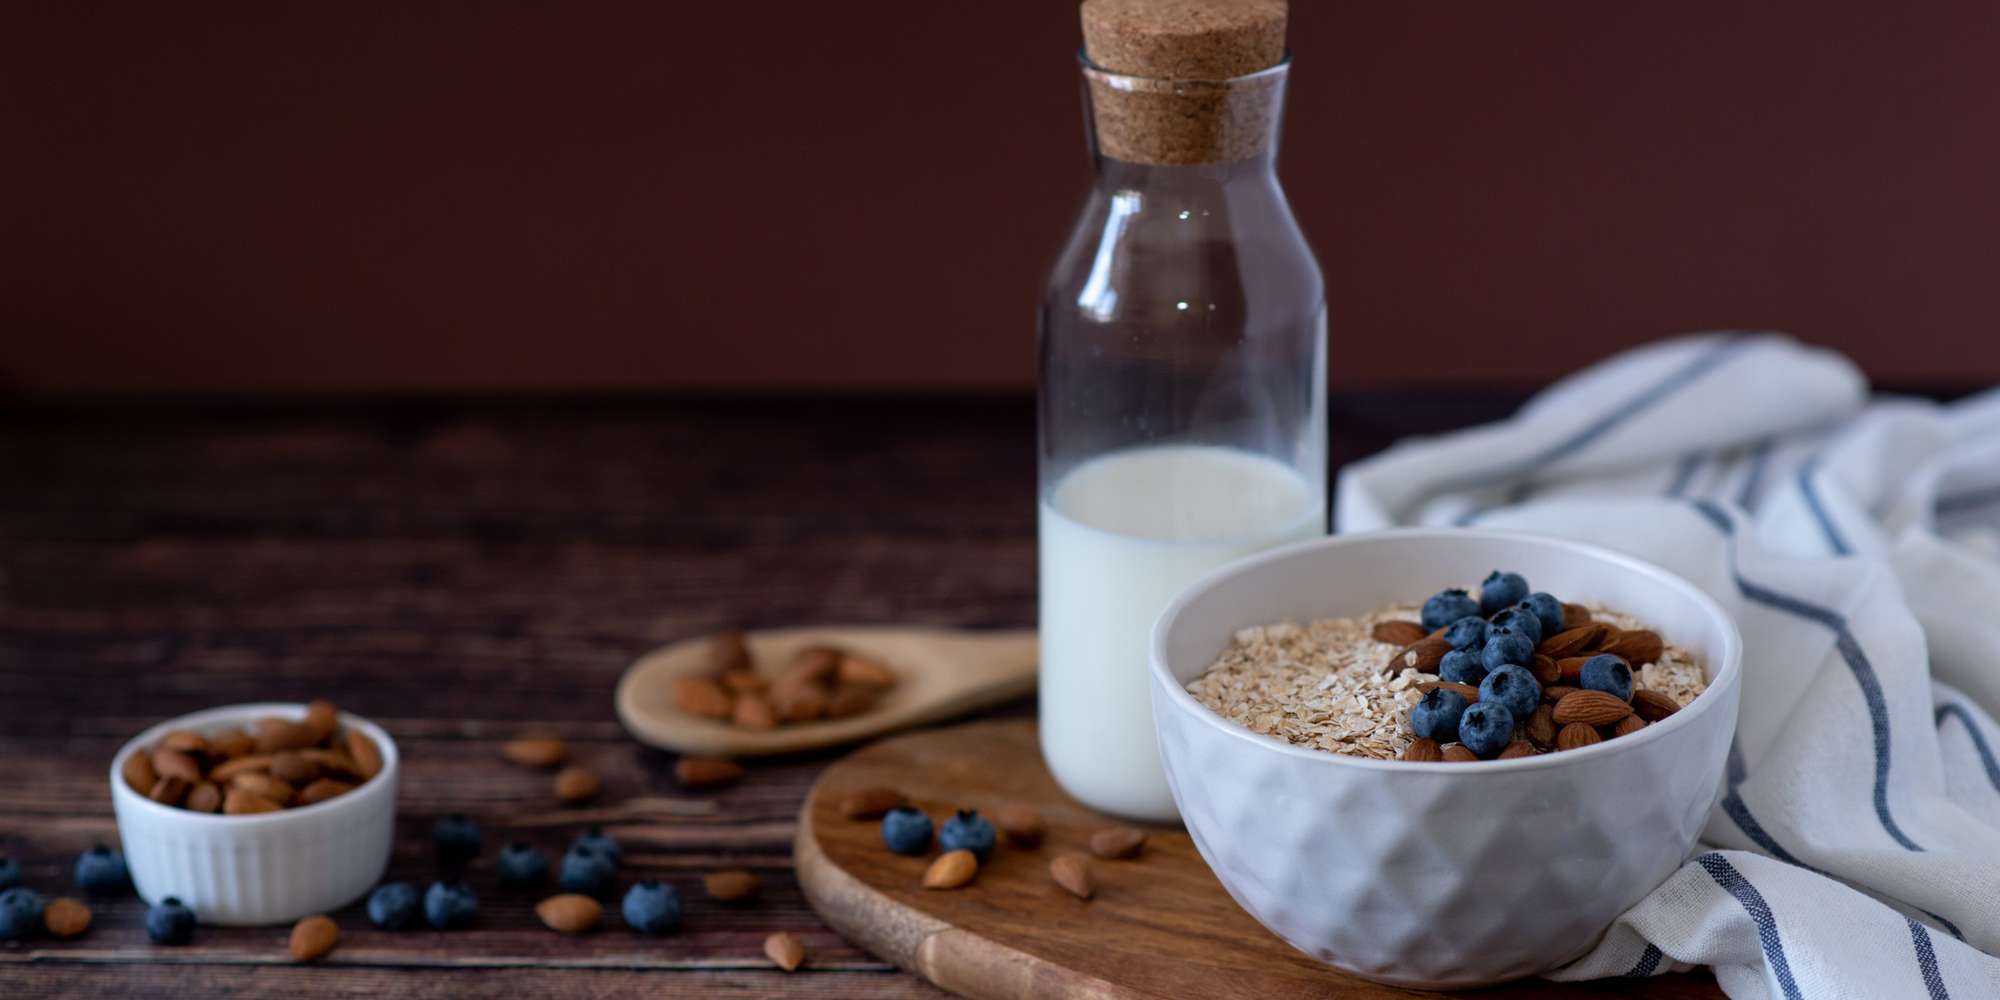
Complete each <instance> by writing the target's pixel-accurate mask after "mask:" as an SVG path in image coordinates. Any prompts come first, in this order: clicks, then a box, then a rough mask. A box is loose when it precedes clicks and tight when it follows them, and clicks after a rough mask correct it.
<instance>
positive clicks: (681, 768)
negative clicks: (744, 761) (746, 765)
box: [674, 757, 743, 788]
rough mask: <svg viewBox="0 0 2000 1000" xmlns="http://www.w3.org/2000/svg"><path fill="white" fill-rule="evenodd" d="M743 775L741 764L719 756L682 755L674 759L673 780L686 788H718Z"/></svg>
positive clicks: (733, 782) (734, 781) (731, 782)
mask: <svg viewBox="0 0 2000 1000" xmlns="http://www.w3.org/2000/svg"><path fill="white" fill-rule="evenodd" d="M741 777H743V765H741V764H738V763H736V762H735V761H733V760H723V759H721V758H719V757H682V758H681V759H679V760H677V761H674V780H676V781H679V782H680V783H681V784H682V785H683V786H684V787H687V788H720V787H722V786H723V785H731V784H735V783H736V779H738V778H741Z"/></svg>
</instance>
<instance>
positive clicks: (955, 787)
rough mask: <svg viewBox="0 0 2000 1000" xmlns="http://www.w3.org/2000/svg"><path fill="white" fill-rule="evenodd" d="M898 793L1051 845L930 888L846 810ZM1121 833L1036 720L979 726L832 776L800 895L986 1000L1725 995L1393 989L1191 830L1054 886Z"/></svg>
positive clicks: (1658, 983)
mask: <svg viewBox="0 0 2000 1000" xmlns="http://www.w3.org/2000/svg"><path fill="white" fill-rule="evenodd" d="M872 786H886V787H890V788H894V789H896V790H898V791H900V792H902V793H903V794H904V795H906V796H908V797H909V798H910V799H911V800H912V801H913V802H914V804H915V805H916V806H917V807H918V808H920V809H922V810H924V811H925V812H926V813H929V814H930V816H931V818H932V819H933V820H934V821H938V822H942V821H943V820H944V818H945V817H947V816H949V815H951V811H952V810H953V809H954V808H958V807H971V808H976V809H979V810H981V811H982V812H990V811H992V810H995V809H997V808H998V807H1000V806H1002V805H1006V804H1009V803H1023V804H1026V805H1029V806H1032V807H1034V808H1035V809H1037V810H1039V811H1040V812H1041V814H1042V816H1043V817H1044V818H1045V819H1047V821H1048V824H1049V834H1048V837H1047V839H1046V840H1045V841H1044V843H1043V844H1042V846H1041V847H1040V848H1038V849H1036V850H1032V851H1028V850H1020V849H1013V848H1009V847H1007V846H1006V845H1005V844H1003V845H1001V846H1000V847H999V848H998V849H997V850H996V851H995V852H994V855H993V858H992V860H991V861H990V862H989V863H988V864H987V865H986V867H985V868H984V869H982V870H981V871H980V873H979V877H978V878H977V880H975V881H974V882H973V883H972V884H971V885H969V886H966V887H965V888H962V889H958V890H955V891H935V890H928V891H927V890H925V889H923V888H922V887H921V885H920V880H921V878H922V875H923V872H924V869H925V868H926V867H928V866H929V864H930V862H931V859H932V858H934V857H935V856H936V854H935V852H933V853H932V854H930V855H926V856H924V857H915V858H912V857H903V856H901V855H896V854H891V853H890V852H889V851H888V850H886V849H884V848H883V846H882V840H881V833H880V825H879V824H878V823H876V822H873V821H861V820H849V819H846V818H845V817H843V816H842V815H841V814H840V810H839V803H840V799H841V797H842V796H843V795H845V794H847V793H848V792H850V791H852V790H854V789H857V788H867V787H872ZM1110 822H1112V821H1111V820H1108V819H1106V818H1105V817H1103V816H1101V815H1099V814H1097V813H1094V812H1092V811H1091V810H1089V809H1087V808H1085V807H1083V806H1081V805H1079V804H1077V803H1076V801H1075V800H1073V799H1071V798H1069V797H1068V796H1067V795H1065V794H1063V792H1062V790H1061V789H1059V788H1058V787H1057V786H1056V783H1055V779H1053V778H1051V777H1050V776H1049V772H1048V770H1047V768H1045V767H1043V766H1042V756H1041V751H1040V749H1039V748H1038V746H1037V744H1036V739H1035V724H1034V723H1033V722H1032V721H1029V720H1003V721H989V722H976V723H971V724H968V725H963V726H957V727H953V728H949V729H934V730H927V731H923V732H917V733H911V734H906V735H903V736H898V737H895V738H893V739H889V740H885V741H883V742H880V743H876V744H873V745H871V746H868V747H864V748H863V749H861V750H858V751H856V752H854V753H853V754H850V755H849V756H847V757H845V758H843V759H841V760H840V761H838V762H836V763H834V764H833V765H832V766H831V767H829V768H827V769H826V771H825V773H823V774H822V775H821V776H820V779H819V782H818V783H817V784H816V785H814V786H813V790H812V793H811V794H810V795H809V796H807V798H806V803H805V808H804V809H803V811H802V812H801V813H800V816H799V829H798V839H797V841H796V844H795V857H796V862H797V865H798V878H799V884H800V887H801V888H803V889H804V890H805V895H806V899H807V900H808V901H809V902H811V903H812V906H813V909H815V910H817V911H818V912H819V914H820V916H821V917H823V918H824V919H825V920H826V921H827V923H829V924H831V925H832V926H833V928H834V929H835V930H838V931H839V932H840V933H841V934H843V935H845V936H846V937H847V939H848V940H850V941H852V942H854V943H855V944H857V945H860V946H861V947H863V948H866V949H868V950H869V951H871V952H874V953H875V954H876V955H879V956H881V957H882V958H885V959H888V960H889V961H892V962H895V963H896V964H897V965H899V966H902V967H903V968H904V969H907V970H909V971H910V972H913V973H915V974H917V975H919V976H922V977H924V978H925V979H928V980H930V981H931V982H933V983H936V984H937V985H939V986H941V987H943V988H945V989H947V990H951V991H952V992H954V993H959V994H962V995H964V996H967V997H974V998H979V1000H1001V998H1005V1000H1016V998H1020V1000H1026V998H1043V997H1087V998H1093V1000H1094V998H1135V997H1195V998H1200V1000H1222V998H1239V997H1240V998H1246V1000H1248V998H1257V1000H1285V998H1293V997H1314V998H1326V997H1335V998H1355V1000H1378V998H1379V1000H1386V998H1403V997H1417V996H1429V997H1440V998H1442V997H1453V996H1457V997H1464V996H1479V997H1579V998H1580V997H1594V996H1603V995H1605V994H1606V993H1615V994H1616V995H1619V996H1627V997H1643V998H1658V1000H1693V998H1701V1000H1714V998H1717V997H1720V996H1722V993H1721V991H1720V990H1718V989H1717V988H1716V986H1715V981H1714V979H1713V978H1711V977H1710V976H1708V975H1706V974H1691V975H1669V976H1661V977H1658V978H1654V979H1650V980H1644V981H1633V982H1611V981H1606V982H1598V983H1584V984H1558V983H1549V982H1543V981H1539V980H1527V981H1523V982H1521V983H1517V984H1514V985H1511V986H1504V987H1499V988H1496V989H1491V990H1483V991H1473V992H1470V993H1456V994H1447V993H1426V992H1411V991H1407V990H1400V989H1396V988H1394V987H1389V986H1380V985H1377V984H1374V983H1370V982H1368V981H1367V980H1363V979H1358V978H1355V977H1353V976H1350V975H1347V974H1345V973H1341V972H1337V971H1335V970H1333V969H1330V968H1328V967H1326V966H1324V965H1321V964H1319V963H1318V962H1315V961H1314V960H1312V959H1310V958H1308V957H1306V956H1305V955H1303V954H1301V953H1299V952H1297V951H1295V950H1293V949H1292V948H1291V946H1289V945H1287V944H1285V943H1284V942H1283V941H1281V940H1279V939H1278V938H1277V937H1276V936H1274V935H1272V934H1271V933H1270V932H1269V931H1266V930H1264V929H1263V927H1261V926H1259V925H1258V924H1257V922H1256V921H1254V920H1252V919H1251V918H1250V916H1249V914H1246V913H1244V912H1243V911H1242V910H1241V909H1240V908H1238V907H1237V905H1236V903H1235V902H1234V901H1232V900H1231V899H1230V898H1229V895H1228V893H1226V892H1224V891H1223V888H1222V885H1221V883H1219V882H1217V881H1216V880H1215V876H1214V875H1213V874H1211V873H1210V872H1209V870H1208V866H1207V865H1206V864H1205V863H1204V862H1203V861H1202V860H1201V856H1200V855H1199V854H1197V853H1196V852H1195V848H1194V842H1193V841H1191V840H1190V839H1188V836H1187V834H1186V833H1184V832H1182V831H1181V830H1179V829H1177V828H1175V829H1168V828H1153V829H1152V830H1151V831H1150V833H1151V836H1150V838H1149V839H1148V840H1147V842H1146V847H1145V851H1144V852H1143V853H1142V854H1141V855H1140V856H1139V857H1138V858H1137V859H1135V860H1132V861H1099V860H1095V859H1093V860H1092V862H1091V866H1092V874H1093V876H1094V877H1095V881H1096V883H1097V891H1096V893H1095V895H1094V896H1093V897H1092V898H1091V899H1089V900H1081V899H1077V898H1075V897H1072V896H1070V895H1068V894H1067V893H1065V892H1063V891H1062V890H1061V889H1058V888H1057V887H1056V886H1055V884H1054V883H1053V882H1051V881H1050V880H1049V875H1048V864H1049V859H1050V858H1052V857H1054V856H1055V854H1056V853H1058V852H1061V851H1084V850H1085V843H1086V841H1087V840H1088V838H1089V836H1090V833H1091V831H1093V830H1095V829H1097V828H1099V827H1101V826H1103V825H1106V824H1107V823H1110Z"/></svg>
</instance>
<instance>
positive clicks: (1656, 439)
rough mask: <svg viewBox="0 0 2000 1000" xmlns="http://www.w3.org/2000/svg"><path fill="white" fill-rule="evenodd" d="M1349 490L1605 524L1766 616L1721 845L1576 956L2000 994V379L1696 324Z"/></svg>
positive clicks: (1795, 994) (1749, 984)
mask: <svg viewBox="0 0 2000 1000" xmlns="http://www.w3.org/2000/svg"><path fill="white" fill-rule="evenodd" d="M1338 489H1339V492H1338V499H1337V504H1336V513H1335V523H1336V530H1339V531H1343V532H1346V531H1367V530H1369V529H1373V528H1382V527H1388V526H1392V525H1400V524H1476V525H1479V526H1482V527H1494V528H1508V529H1514V530H1524V531H1537V532H1545V533H1548V534H1556V535H1563V536H1567V537H1571V538H1579V539H1586V540H1589V541H1592V542H1596V543H1598V544H1600V545H1604V546H1607V547H1610V548H1615V549H1621V550H1624V551H1627V552H1631V553H1633V554H1635V555H1638V556H1640V557H1642V558H1645V559H1648V560H1651V561H1653V562H1655V563H1658V564H1660V565H1662V566H1665V567H1667V568H1668V569H1671V570H1673V571H1675V572H1678V573H1680V574H1681V575H1683V576H1685V577H1687V578H1688V579H1689V580H1692V581H1694V582H1695V583H1696V584H1697V585H1699V586H1701V587H1703V588H1704V589H1706V590H1707V591H1708V592H1709V593H1710V594H1711V595H1713V596H1714V597H1715V598H1716V599H1717V600H1719V601H1720V602H1721V603H1722V604H1723V606H1724V607H1726V608H1728V609H1729V610H1730V612H1731V613H1732V614H1733V615H1735V616H1736V620H1737V623H1738V625H1739V626H1740V627H1741V629H1742V632H1743V639H1744V657H1743V663H1744V681H1743V700H1742V713H1741V718H1740V720H1739V722H1738V723H1737V732H1736V745H1735V746H1734V747H1733V748H1732V752H1731V754H1730V757H1729V768H1728V774H1727V776H1726V778H1725V782H1724V789H1725V794H1724V796H1723V799H1722V801H1721V803H1720V804H1719V805H1718V806H1717V808H1716V809H1715V812H1714V813H1713V814H1712V815H1711V816H1710V818H1709V822H1708V825H1707V827H1706V828H1705V829H1704V831H1703V834H1702V840H1703V843H1702V845H1701V846H1700V848H1699V849H1698V850H1697V851H1696V853H1695V856H1694V857H1692V858H1690V859H1689V861H1688V863H1687V864H1686V865H1684V866H1683V867H1682V868H1681V869H1680V870H1679V871H1678V872H1676V873H1675V874H1674V876H1673V877H1672V878H1670V879H1668V880H1667V881H1666V883H1664V884H1663V885H1661V886H1660V887H1659V889H1658V890H1656V891H1654V892H1653V894H1652V895H1650V896H1648V897H1647V898H1646V899H1645V900H1643V901H1642V902H1640V903H1639V905H1637V906H1635V907H1633V908H1632V910H1631V911H1630V912H1628V913H1626V914H1625V915H1624V916H1622V917H1620V918H1619V919H1618V921H1617V923H1616V924H1615V925H1614V926H1613V927H1612V928H1611V930H1610V932H1609V933H1608V934H1607V935H1606V936H1605V938H1604V940H1603V941H1602V942H1601V943H1599V944H1598V946H1597V947H1596V948H1595V949H1594V950H1592V951H1591V952H1590V953H1589V954H1587V955H1585V956H1584V957H1583V958H1582V959H1580V960H1578V961H1576V962H1575V963H1573V964H1571V965H1569V966H1566V967H1564V968H1562V969H1560V970H1557V971H1556V972H1555V973H1553V974H1552V978H1556V979H1595V978H1601V977H1607V976H1647V975H1655V974H1659V973H1664V972H1668V971H1674V970H1683V969H1687V968H1689V967H1691V966H1696V965H1706V966H1712V967H1713V968H1714V970H1715V974H1716V977H1717V979H1718V980H1719V981H1720V983H1721V985H1722V988H1723V989H1724V990H1725V991H1726V992H1728V993H1729V995H1730V996H1732V997H1738V998H1751V997H1755V998H1767V997H1768V998H1772V1000H1798V998H1806V997H1813V998H1818V997H1856V998H1862V997H1865V998H1870V1000H1878V998H1892V1000H1893V998H1899V997H1914V998H1940V997H1958V998H1992V997H2000V958H1996V957H1995V956H1996V955H2000V725H1996V724H1995V722H1994V715H1995V713H1996V711H2000V391H1993V392H1988V393H1986V394H1984V395H1981V396H1977V397H1974V398H1972V399H1968V400H1964V401H1961V402H1958V403H1955V404H1950V405H1938V404H1934V403H1929V402H1923V401H1917V400H1909V399H1895V398H1875V399H1872V400H1871V399H1870V398H1869V395H1868V388H1867V384H1866V382H1865V380H1864V379H1863V378H1862V376H1861V374H1860V373H1859V372H1858V371H1857V370H1856V369H1855V368H1854V367H1853V366H1852V365H1851V364H1849V363H1848V362H1847V361H1846V360H1845V359H1843V358H1841V357H1839V356H1837V355H1835V354H1831V353H1829V352H1826V351H1821V350H1816V349H1812V348H1808V347H1805V346H1803V345H1801V344H1799V343H1797V342H1795V341H1793V340H1791V339H1789V338H1786V337H1783V336H1779V335H1774V334H1705V335H1699V336H1690V337H1682V338H1677V339H1674V340H1668V341H1663V342H1660V343H1656V344H1652V345H1650V346H1647V347H1643V348H1640V349H1637V350H1634V351H1631V352H1629V353H1627V354H1624V355H1622V356H1619V357H1616V358H1613V359H1611V360H1610V361H1607V362H1604V363H1602V364H1599V365H1595V366H1592V367H1590V368H1587V369H1585V370H1583V371H1582V372H1579V373H1577V374H1575V375H1572V376H1570V377H1568V378H1566V379H1564V380H1562V381H1560V382H1558V383H1556V384H1555V385H1554V386H1552V387H1550V388H1549V389H1548V390H1546V391H1545V392H1543V393H1541V394H1540V395H1538V396H1537V397H1535V399H1534V400H1533V401H1531V402H1530V403H1528V404H1527V405H1526V406H1525V407H1523V408H1522V409H1521V411H1520V412H1519V413H1518V414H1517V415H1515V416H1514V417H1513V418H1511V419H1508V420H1505V421H1501V422H1499V423H1496V424H1491V425H1487V426H1484V427H1476V428H1472V429H1469V430H1464V431H1459V432H1456V433H1451V434H1446V435H1442V436H1438V437H1432V438H1426V439H1418V440H1411V441H1406V442H1403V443H1400V444H1398V445H1396V446H1395V447H1393V448H1390V449H1389V450H1387V451H1385V452H1383V453H1381V454H1379V455H1376V456H1374V457H1371V458H1368V459H1365V460H1363V461H1360V462H1356V463H1354V464H1352V465H1349V466H1348V467H1346V468H1345V469H1343V470H1341V473H1340V481H1339V487H1338ZM1529 582H1530V583H1531V584H1532V583H1533V582H1534V581H1532V580H1530V581H1529Z"/></svg>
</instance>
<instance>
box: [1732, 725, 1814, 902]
mask: <svg viewBox="0 0 2000 1000" xmlns="http://www.w3.org/2000/svg"><path fill="white" fill-rule="evenodd" d="M1747 774H1748V772H1747V769H1745V768H1744V766H1743V753H1742V751H1740V750H1738V749H1737V748H1736V740H1735V738H1734V737H1732V738H1731V739H1730V741H1729V767H1728V780H1727V782H1726V788H1727V791H1726V792H1725V793H1724V794H1723V796H1722V813H1723V815H1725V816H1728V817H1729V819H1730V821H1731V822H1733V823H1735V824H1736V828H1737V829H1739V830H1742V831H1743V835H1744V836H1746V837H1749V838H1750V841H1751V843H1754V844H1756V845H1757V846H1758V847H1761V848H1763V849H1764V853H1766V854H1769V855H1770V856H1772V857H1774V858H1777V859H1778V860H1779V861H1783V862H1784V863H1786V864H1788V865H1798V866H1799V867H1800V868H1804V869H1805V870H1807V871H1810V872H1818V873H1819V874H1821V875H1825V874H1826V873H1825V872H1822V871H1820V870H1819V869H1817V868H1814V867H1813V866H1811V865H1809V864H1806V863H1805V862H1803V861H1800V860H1799V859H1798V858H1797V857H1795V856H1793V854H1792V852H1790V851H1787V850H1785V847H1784V845H1783V844H1780V843H1778V838H1776V837H1773V836H1771V834H1770V832H1769V831H1767V830H1765V829H1764V824H1762V823H1759V822H1757V817H1755V816H1753V815H1751V814H1750V804H1749V803H1747V802H1744V801H1743V793H1741V792H1739V791H1737V788H1736V786H1738V785H1741V784H1742V783H1743V779H1744V778H1745V777H1746V776H1747Z"/></svg>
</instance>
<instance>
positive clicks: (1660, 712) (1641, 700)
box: [1632, 688, 1681, 722]
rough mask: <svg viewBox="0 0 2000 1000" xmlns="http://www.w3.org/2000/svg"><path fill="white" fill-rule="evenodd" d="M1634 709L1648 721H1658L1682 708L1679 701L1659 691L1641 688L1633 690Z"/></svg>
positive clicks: (1640, 716)
mask: <svg viewBox="0 0 2000 1000" xmlns="http://www.w3.org/2000/svg"><path fill="white" fill-rule="evenodd" d="M1632 710H1633V711H1635V712H1637V713H1639V718H1641V719H1644V720H1646V721H1647V722H1658V721H1660V720H1661V719H1664V718H1666V717H1667V716H1669V715H1672V714H1674V713H1675V712H1678V711H1680V710H1681V706H1680V704H1679V703H1678V702H1676V701H1674V700H1673V699H1672V698H1669V697H1667V696H1666V695H1663V694H1661V693H1660V692H1658V691H1649V690H1647V689H1645V688H1640V689H1638V690H1636V691H1634V692H1632Z"/></svg>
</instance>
